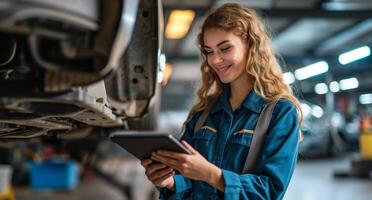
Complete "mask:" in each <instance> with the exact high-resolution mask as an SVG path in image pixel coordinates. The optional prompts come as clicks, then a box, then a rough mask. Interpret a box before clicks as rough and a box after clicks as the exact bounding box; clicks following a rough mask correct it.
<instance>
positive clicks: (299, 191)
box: [284, 156, 372, 200]
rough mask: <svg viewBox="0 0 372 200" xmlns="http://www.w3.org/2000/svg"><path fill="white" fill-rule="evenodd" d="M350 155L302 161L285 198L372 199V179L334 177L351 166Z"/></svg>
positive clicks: (300, 199)
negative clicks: (335, 172) (337, 172)
mask: <svg viewBox="0 0 372 200" xmlns="http://www.w3.org/2000/svg"><path fill="white" fill-rule="evenodd" d="M350 158H351V156H348V157H343V158H334V159H322V160H307V161H306V160H304V161H300V162H299V163H298V165H297V168H296V170H295V173H294V176H293V178H292V181H291V183H290V186H289V188H288V190H287V193H286V195H285V198H284V200H315V199H316V200H350V199H353V200H371V199H372V179H359V178H334V177H333V173H334V171H336V170H347V169H349V167H350V162H349V161H350Z"/></svg>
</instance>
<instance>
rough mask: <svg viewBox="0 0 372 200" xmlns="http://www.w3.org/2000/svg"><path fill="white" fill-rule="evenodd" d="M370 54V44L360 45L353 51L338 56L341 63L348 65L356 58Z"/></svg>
mask: <svg viewBox="0 0 372 200" xmlns="http://www.w3.org/2000/svg"><path fill="white" fill-rule="evenodd" d="M369 55H371V49H370V48H369V47H368V46H363V47H360V48H357V49H354V50H352V51H348V52H346V53H343V54H341V55H340V56H339V57H338V61H339V62H340V63H341V64H343V65H346V64H348V63H351V62H354V61H356V60H359V59H362V58H365V57H367V56H369Z"/></svg>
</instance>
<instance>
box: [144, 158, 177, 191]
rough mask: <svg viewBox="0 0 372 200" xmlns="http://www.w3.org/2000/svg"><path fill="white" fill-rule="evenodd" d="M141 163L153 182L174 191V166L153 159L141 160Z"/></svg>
mask: <svg viewBox="0 0 372 200" xmlns="http://www.w3.org/2000/svg"><path fill="white" fill-rule="evenodd" d="M141 165H142V166H143V167H144V168H145V170H146V172H145V174H146V176H147V178H148V179H149V180H150V181H151V182H152V184H154V185H155V186H157V187H160V188H164V187H166V188H168V189H170V190H172V191H174V180H173V175H174V170H173V169H172V168H170V167H168V166H166V165H164V164H162V163H159V162H153V161H152V160H151V159H143V160H141Z"/></svg>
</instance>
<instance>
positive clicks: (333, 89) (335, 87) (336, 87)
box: [329, 81, 340, 92]
mask: <svg viewBox="0 0 372 200" xmlns="http://www.w3.org/2000/svg"><path fill="white" fill-rule="evenodd" d="M329 90H331V92H338V91H340V85H339V84H338V83H337V81H332V82H330V83H329Z"/></svg>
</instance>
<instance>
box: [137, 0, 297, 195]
mask: <svg viewBox="0 0 372 200" xmlns="http://www.w3.org/2000/svg"><path fill="white" fill-rule="evenodd" d="M198 45H199V47H200V50H201V52H202V58H203V62H202V64H201V73H202V86H201V88H200V89H199V91H198V97H199V101H198V102H197V103H196V104H195V105H194V106H193V108H192V109H191V112H190V113H191V115H190V116H191V117H190V118H191V119H189V120H188V122H187V123H186V125H185V129H184V134H183V136H182V144H183V145H184V146H185V147H186V148H187V149H188V150H189V151H190V152H191V154H190V155H187V154H182V153H175V152H169V151H157V152H154V153H153V154H152V157H151V160H150V159H148V160H142V162H141V164H142V165H143V166H144V168H145V169H146V175H147V177H148V179H149V180H150V181H151V182H152V183H153V184H154V185H155V186H157V187H159V188H160V198H162V199H188V198H192V199H222V198H224V199H282V198H283V195H284V193H285V191H286V189H287V187H288V184H289V181H290V178H291V176H292V173H293V170H294V167H295V163H296V160H297V148H298V142H299V136H300V135H299V124H300V121H301V120H300V119H301V110H300V106H299V102H298V100H297V99H296V98H295V97H294V96H293V95H292V93H291V90H290V88H289V87H288V85H286V84H285V83H284V81H283V77H282V73H281V69H280V67H279V65H278V63H277V62H276V59H275V56H274V54H273V52H272V51H271V49H270V40H269V38H268V36H267V34H266V32H265V30H264V27H263V25H262V23H261V22H260V21H259V20H258V18H257V16H256V15H255V13H254V11H252V10H250V9H248V8H243V7H242V6H240V5H238V4H224V5H223V6H221V7H219V8H217V9H216V10H215V11H214V12H212V13H211V14H209V15H208V16H207V18H206V19H205V21H204V23H203V25H202V27H201V32H200V34H199V35H198ZM210 96H211V97H214V98H218V99H217V101H216V103H215V104H214V106H213V108H212V110H211V112H210V114H209V115H208V117H207V119H206V121H205V123H204V125H203V127H202V128H201V130H200V131H197V132H195V133H194V132H193V128H194V126H195V123H196V121H197V119H198V117H199V116H200V114H201V112H202V111H203V109H205V107H206V104H207V99H208V98H209V97H210ZM275 99H280V100H279V101H278V103H277V104H276V106H275V108H274V111H273V117H272V120H271V122H270V125H269V131H268V133H267V138H266V140H265V145H264V147H263V150H262V154H261V157H260V159H259V160H258V162H257V165H256V171H255V173H254V174H253V173H246V174H242V170H243V166H244V162H245V160H246V156H247V153H248V151H249V147H250V142H251V140H252V135H253V134H254V127H255V125H256V123H257V119H258V116H259V115H260V113H261V111H262V108H263V107H264V105H265V104H266V103H268V102H270V101H272V100H275ZM154 161H156V162H154ZM174 170H176V171H177V173H176V174H175V173H174Z"/></svg>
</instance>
